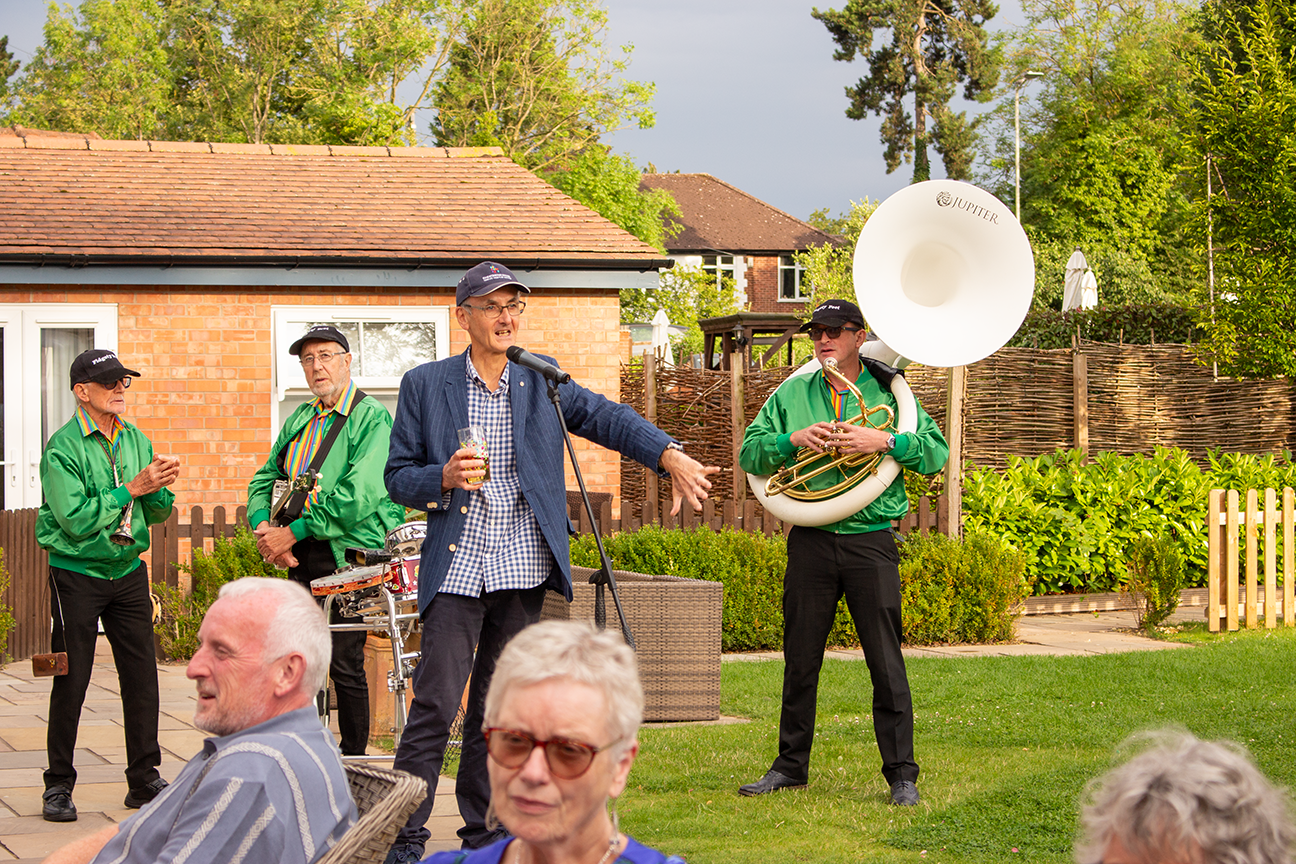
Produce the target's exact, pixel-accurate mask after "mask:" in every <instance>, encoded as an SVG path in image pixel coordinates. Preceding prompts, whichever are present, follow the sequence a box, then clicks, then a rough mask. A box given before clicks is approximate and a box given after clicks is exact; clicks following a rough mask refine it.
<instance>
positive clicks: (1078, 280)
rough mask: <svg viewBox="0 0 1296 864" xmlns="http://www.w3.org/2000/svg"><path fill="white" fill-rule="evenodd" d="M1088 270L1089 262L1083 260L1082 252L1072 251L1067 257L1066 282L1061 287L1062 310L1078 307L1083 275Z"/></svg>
mask: <svg viewBox="0 0 1296 864" xmlns="http://www.w3.org/2000/svg"><path fill="white" fill-rule="evenodd" d="M1088 270H1089V262H1088V261H1086V260H1085V256H1084V253H1083V252H1081V251H1080V250H1079V249H1077V250H1075V251H1074V252H1072V253H1071V257H1070V258H1068V259H1067V265H1066V282H1065V283H1064V284H1063V288H1062V311H1063V312H1069V311H1071V310H1072V309H1078V308H1080V305H1081V298H1080V291H1081V289H1082V288H1083V282H1084V276H1085V273H1086V272H1087V271H1088ZM1094 287H1095V288H1096V287H1097V285H1096V284H1095V286H1094ZM1095 296H1097V295H1095Z"/></svg>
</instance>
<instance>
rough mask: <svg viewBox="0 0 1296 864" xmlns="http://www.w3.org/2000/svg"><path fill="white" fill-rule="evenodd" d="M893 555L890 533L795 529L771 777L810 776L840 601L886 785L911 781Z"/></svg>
mask: <svg viewBox="0 0 1296 864" xmlns="http://www.w3.org/2000/svg"><path fill="white" fill-rule="evenodd" d="M899 564H900V555H899V553H898V552H897V551H896V545H895V539H894V537H893V536H892V535H891V532H890V531H874V532H869V533H867V534H833V533H831V532H829V531H820V530H819V529H817V528H805V527H801V526H798V527H795V528H793V529H792V533H791V534H789V535H788V566H787V573H786V574H785V575H784V578H783V658H784V667H783V711H782V715H781V717H780V718H779V755H778V758H777V759H775V760H774V765H773V768H774V770H775V771H778V772H780V773H783V774H786V775H787V776H789V777H791V778H793V779H794V780H800V781H802V782H804V781H806V780H808V779H809V776H810V746H811V744H812V743H813V742H814V724H815V703H816V699H817V696H818V690H819V670H820V669H821V668H822V666H823V656H824V647H825V645H826V644H827V642H828V633H829V631H831V630H832V624H833V619H834V618H835V617H836V613H837V603H838V601H839V600H841V598H842V597H843V596H845V598H846V606H847V608H848V609H849V610H850V614H851V618H852V619H853V620H854V622H855V631H856V633H858V634H859V640H860V645H861V646H863V648H864V659H865V662H866V663H867V664H868V669H869V675H870V677H871V678H872V682H873V731H874V733H875V734H876V736H877V745H878V750H879V752H880V753H881V754H882V776H883V777H885V778H886V781H887V783H888V784H892V783H895V782H897V781H899V780H910V781H917V779H918V763H917V762H915V761H914V752H913V700H912V698H911V697H910V694H909V679H908V676H907V675H906V674H905V664H904V655H903V654H902V653H901V652H900V641H901V624H900V568H899Z"/></svg>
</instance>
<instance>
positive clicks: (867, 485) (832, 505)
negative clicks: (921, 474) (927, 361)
mask: <svg viewBox="0 0 1296 864" xmlns="http://www.w3.org/2000/svg"><path fill="white" fill-rule="evenodd" d="M817 371H819V361H818V360H811V361H810V362H809V363H807V364H805V365H804V366H802V367H801V368H799V369H797V371H795V372H793V373H792V375H791V376H790V377H789V378H788V379H787V380H786V381H784V382H783V383H782V384H780V385H779V387H778V388H776V389H775V390H774V393H777V392H778V390H779V389H781V388H783V387H785V386H787V384H788V382H790V381H792V380H793V379H797V378H800V377H802V376H805V375H813V374H814V373H815V372H817ZM773 395H774V394H773V393H771V394H770V397H771V398H773ZM891 395H892V396H894V397H895V400H896V409H897V410H896V420H895V431H896V434H897V435H898V434H900V433H901V432H913V431H914V430H916V429H917V428H918V401H917V400H916V399H914V395H913V391H912V390H910V389H909V382H908V381H906V380H905V379H904V376H903V375H897V376H895V377H894V378H892V379H891ZM899 475H900V463H898V462H896V461H895V460H894V459H892V458H891V457H890V456H887V457H886V458H885V459H883V460H882V464H881V465H879V466H878V470H877V472H876V473H874V474H872V475H871V476H869V477H868V478H867V479H865V480H863V481H861V482H860V483H858V484H856V485H855V486H854V487H853V488H851V489H848V490H846V491H845V492H843V493H841V494H840V495H837V496H836V497H833V498H828V499H826V500H823V501H797V500H796V499H794V498H791V497H789V496H787V495H766V494H765V484H766V483H768V482H769V477H768V475H759V474H748V475H747V483H748V484H749V485H750V486H751V490H752V494H754V495H755V496H756V500H757V501H759V502H760V505H761V506H762V507H764V508H765V509H766V510H768V511H769V512H771V513H773V514H774V515H775V516H777V517H778V518H779V519H782V520H783V521H784V522H790V523H792V524H793V525H805V526H806V527H809V528H814V527H817V526H819V525H828V524H830V523H833V522H840V521H841V520H843V519H845V518H846V517H847V516H850V515H851V514H852V513H857V512H859V511H860V510H863V509H864V508H865V507H867V506H868V505H870V504H872V503H873V501H874V500H875V499H876V498H877V497H878V496H879V495H881V494H882V492H883V491H884V490H885V489H886V488H887V487H888V486H890V485H891V482H892V481H893V480H895V478H896V477H898V476H899Z"/></svg>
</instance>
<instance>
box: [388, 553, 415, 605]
mask: <svg viewBox="0 0 1296 864" xmlns="http://www.w3.org/2000/svg"><path fill="white" fill-rule="evenodd" d="M389 566H390V567H391V573H392V579H391V584H390V585H389V586H387V587H388V588H389V589H390V590H391V592H392V593H393V594H401V595H405V594H411V595H417V594H418V568H419V556H417V555H414V556H413V557H410V558H398V559H396V560H395V561H392V562H391V564H390V565H389Z"/></svg>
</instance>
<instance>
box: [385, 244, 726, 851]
mask: <svg viewBox="0 0 1296 864" xmlns="http://www.w3.org/2000/svg"><path fill="white" fill-rule="evenodd" d="M530 293H531V291H530V289H529V288H527V287H526V286H525V285H523V284H522V283H521V282H519V281H518V280H517V279H516V278H515V277H514V275H513V273H512V272H511V271H509V269H508V268H507V267H504V266H503V265H501V264H496V263H493V262H490V261H487V262H484V263H482V264H478V265H477V266H476V267H473V268H472V269H471V270H469V271H468V272H467V273H466V274H465V275H464V277H463V279H462V280H460V282H459V286H458V290H457V292H456V295H455V302H456V304H457V305H456V308H455V319H456V320H457V321H458V323H459V326H460V327H462V328H463V329H464V330H467V331H468V337H469V340H470V345H469V348H468V350H467V351H466V352H464V353H463V354H460V355H458V356H455V357H449V358H447V359H445V360H439V361H436V362H433V363H425V364H423V365H422V366H419V367H417V368H416V369H412V370H411V371H409V372H408V373H406V375H405V378H404V379H403V380H402V381H401V388H400V401H399V403H398V406H397V409H396V418H395V421H394V423H393V426H392V434H391V451H390V456H389V458H388V460H387V469H386V472H385V475H384V476H385V479H386V482H387V491H388V492H389V493H390V494H391V497H392V500H393V501H396V502H397V503H400V504H404V505H406V506H408V507H414V508H417V509H419V510H425V511H427V514H428V516H427V536H426V538H425V539H424V541H423V555H422V562H421V563H420V565H419V597H418V606H419V614H420V615H421V616H422V623H423V628H422V656H423V659H422V661H421V662H420V663H419V665H418V668H417V669H416V670H415V672H414V679H413V684H414V703H413V705H412V707H411V709H410V716H409V722H408V724H407V725H406V727H405V732H404V734H403V735H402V736H401V741H400V746H399V748H398V749H397V751H396V763H395V767H396V768H398V769H401V770H403V771H408V772H410V773H411V774H414V775H416V776H419V777H423V778H424V779H426V780H427V784H428V796H427V799H426V800H425V801H424V802H423V804H422V806H420V807H419V809H418V810H415V811H414V813H413V815H412V816H410V819H409V822H408V823H407V824H406V825H405V827H404V828H402V829H401V832H400V834H399V835H398V836H397V838H396V844H395V846H394V847H393V848H392V851H391V853H390V854H389V855H388V857H387V861H388V862H389V864H404V862H408V861H417V860H419V859H420V858H422V856H423V848H424V845H425V844H426V842H427V838H428V837H429V836H430V835H429V832H428V831H427V830H426V829H425V828H424V827H423V823H424V822H426V821H427V818H428V815H429V813H430V812H431V810H432V803H433V800H434V797H435V795H436V787H437V777H438V775H439V773H440V770H441V763H442V757H443V755H444V753H445V747H446V742H447V741H448V740H449V735H450V724H451V722H452V721H453V720H454V717H455V714H456V712H457V711H458V709H459V703H460V699H461V697H462V694H463V689H464V685H465V684H466V683H467V682H468V680H469V674H470V673H471V679H472V686H471V689H470V690H469V693H468V706H467V713H466V719H465V721H464V726H463V729H464V735H463V739H464V740H463V748H462V751H461V754H460V759H459V773H458V777H457V780H456V784H455V796H456V798H457V799H458V802H459V813H460V815H461V816H462V817H463V820H464V827H463V828H461V829H460V831H459V836H460V837H461V838H462V840H463V845H464V847H465V848H477V847H480V846H485V845H487V844H488V843H491V842H493V841H494V840H495V839H496V838H497V836H499V835H498V834H497V830H498V829H492V828H490V827H487V825H486V822H487V807H488V805H489V803H490V787H489V781H488V778H487V775H486V742H485V740H484V739H483V738H482V736H481V734H480V732H479V730H480V729H481V727H482V709H483V703H484V701H485V698H486V690H487V687H488V686H489V684H490V678H491V673H492V672H493V671H494V669H495V659H496V658H497V657H498V656H499V652H500V650H501V649H502V648H503V647H504V644H505V643H506V642H507V641H508V640H509V639H510V638H511V637H512V636H514V635H515V634H516V633H517V632H518V631H519V630H521V629H522V628H523V627H525V626H527V625H528V624H532V623H534V622H535V621H537V620H538V619H539V617H540V607H541V604H542V602H543V599H544V592H545V590H546V589H549V590H553V591H558V592H560V593H561V594H562V595H563V596H565V597H567V598H568V599H569V600H570V599H571V596H572V589H571V563H570V558H569V553H568V545H567V542H568V541H567V538H568V529H569V525H570V523H569V521H568V518H567V492H566V484H565V482H564V478H563V439H562V430H561V429H560V428H559V425H558V419H557V417H556V416H555V413H554V410H553V407H552V405H551V404H550V403H549V399H548V395H547V388H546V383H545V380H544V378H543V376H541V375H540V374H538V373H537V372H535V371H533V370H531V369H528V368H525V367H523V366H519V365H517V364H515V363H511V362H509V360H508V358H507V357H506V356H505V351H506V349H508V348H509V347H510V346H511V345H513V344H514V342H515V340H516V338H517V334H518V332H519V331H520V330H521V327H522V317H521V316H522V313H523V310H525V309H526V300H525V299H524V296H523V295H524V294H530ZM546 359H548V358H546ZM559 393H560V395H561V398H562V406H563V414H564V416H565V418H566V421H567V426H568V429H569V430H570V431H571V432H572V433H573V434H576V435H579V436H581V437H583V438H588V439H589V440H591V441H594V442H596V443H598V444H601V445H602V446H604V447H608V448H610V449H613V450H616V451H618V452H620V453H621V454H622V455H625V456H629V457H630V458H632V459H634V460H636V461H638V462H641V463H642V464H644V465H647V466H650V467H653V468H656V469H657V470H658V471H660V472H662V473H664V474H669V475H670V477H671V482H672V485H673V493H674V499H675V508H674V511H672V512H673V513H674V512H678V511H679V508H680V503H681V500H682V499H684V498H687V499H688V501H689V503H690V504H691V505H693V507H694V509H701V506H702V505H701V502H702V500H703V499H705V498H706V497H707V490H708V489H710V488H711V483H710V481H709V480H708V479H707V477H708V476H709V475H712V474H715V473H717V472H719V470H720V469H719V468H717V467H709V468H704V467H703V466H702V465H701V464H700V463H698V462H697V461H696V460H694V459H692V458H690V457H688V456H686V455H685V454H684V451H683V448H682V447H681V446H680V445H679V444H678V443H677V442H675V441H672V440H671V439H670V437H669V436H668V435H666V433H664V432H662V431H661V430H660V429H658V428H657V427H656V426H653V425H652V424H651V423H649V422H648V421H647V420H644V419H643V418H642V417H640V416H639V415H638V414H637V413H635V411H634V409H633V408H631V407H630V406H628V405H622V404H618V403H615V402H612V401H610V400H608V399H606V398H604V397H603V396H600V395H598V394H597V393H592V392H590V391H589V390H586V389H585V388H583V387H580V386H579V385H577V384H574V383H567V384H563V385H560V387H559ZM470 425H472V426H481V427H484V428H485V430H486V438H487V442H488V447H487V459H488V461H489V482H483V479H484V477H485V476H486V462H484V461H483V460H482V459H480V458H477V457H476V456H475V455H474V451H473V450H471V449H468V448H462V447H460V443H459V435H458V430H459V429H461V428H464V427H467V426H470ZM474 650H475V652H476V659H475V660H474Z"/></svg>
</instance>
